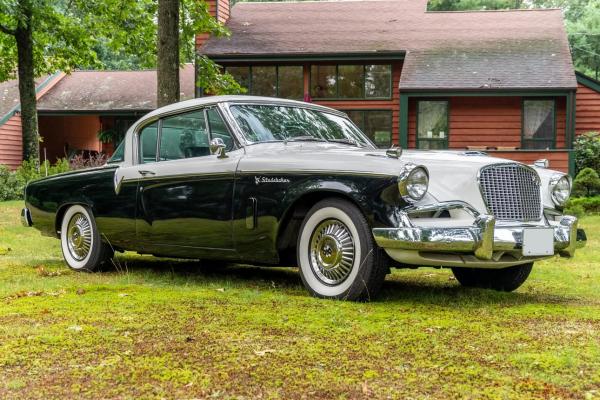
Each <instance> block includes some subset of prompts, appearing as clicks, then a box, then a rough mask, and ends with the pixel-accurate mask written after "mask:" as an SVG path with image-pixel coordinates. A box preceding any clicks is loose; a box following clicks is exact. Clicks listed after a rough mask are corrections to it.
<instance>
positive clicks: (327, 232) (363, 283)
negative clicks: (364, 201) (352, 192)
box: [297, 199, 388, 300]
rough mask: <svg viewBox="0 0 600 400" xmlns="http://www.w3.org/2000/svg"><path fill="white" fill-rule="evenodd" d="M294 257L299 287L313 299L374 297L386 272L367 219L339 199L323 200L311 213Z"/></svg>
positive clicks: (306, 219)
mask: <svg viewBox="0 0 600 400" xmlns="http://www.w3.org/2000/svg"><path fill="white" fill-rule="evenodd" d="M297 252H298V253H297V256H298V264H299V266H300V276H301V277H302V282H303V283H304V286H305V287H306V288H307V289H308V291H309V292H310V293H311V294H312V295H314V296H317V297H322V298H331V299H344V300H363V299H369V298H372V297H374V296H375V295H376V294H377V293H378V292H379V290H380V289H381V286H382V284H383V281H384V280H385V275H386V274H387V271H388V268H387V265H386V263H385V259H384V256H383V254H382V253H381V252H380V250H379V249H378V248H377V246H376V245H375V243H374V241H373V235H372V233H371V230H370V228H369V225H368V223H367V221H366V219H365V217H364V216H363V214H362V213H361V212H360V210H359V209H358V208H357V207H356V206H355V205H354V204H352V203H350V202H348V201H346V200H342V199H325V200H322V201H320V202H319V203H317V204H315V206H313V207H312V208H311V209H310V211H309V212H308V214H307V215H306V217H305V218H304V221H303V222H302V226H301V227H300V236H299V237H298V245H297Z"/></svg>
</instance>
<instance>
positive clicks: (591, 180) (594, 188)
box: [573, 168, 600, 197]
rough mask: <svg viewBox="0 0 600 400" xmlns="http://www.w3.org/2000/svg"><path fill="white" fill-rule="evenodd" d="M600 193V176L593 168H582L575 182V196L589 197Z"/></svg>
mask: <svg viewBox="0 0 600 400" xmlns="http://www.w3.org/2000/svg"><path fill="white" fill-rule="evenodd" d="M597 194H600V177H598V173H597V172H596V171H594V170H593V169H592V168H584V169H582V170H581V171H580V172H579V174H577V177H576V178H575V181H574V182H573V196H576V197H589V196H595V195H597Z"/></svg>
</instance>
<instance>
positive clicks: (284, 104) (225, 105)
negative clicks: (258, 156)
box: [220, 100, 379, 150]
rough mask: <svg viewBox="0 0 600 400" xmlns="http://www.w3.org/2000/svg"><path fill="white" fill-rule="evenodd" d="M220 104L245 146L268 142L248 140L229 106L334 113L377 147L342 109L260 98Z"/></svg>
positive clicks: (366, 140)
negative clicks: (259, 106)
mask: <svg viewBox="0 0 600 400" xmlns="http://www.w3.org/2000/svg"><path fill="white" fill-rule="evenodd" d="M220 105H221V106H222V108H223V110H226V112H227V117H228V118H229V119H230V120H229V122H230V123H231V124H232V125H233V126H234V127H235V130H236V132H237V134H238V136H239V137H241V138H243V143H244V145H245V146H251V145H255V144H261V143H268V142H253V141H251V140H248V138H247V137H246V136H245V135H244V133H243V131H242V129H241V128H240V126H239V125H238V123H237V121H236V120H235V117H234V116H233V113H232V112H231V110H230V107H231V106H238V105H241V106H243V105H264V106H275V107H290V108H304V109H307V110H312V111H317V112H321V113H325V114H331V115H335V116H337V117H341V118H344V119H346V120H347V121H348V122H350V123H351V124H352V125H353V126H354V127H355V128H356V130H357V131H358V132H360V135H361V138H362V139H363V140H364V141H365V143H366V144H367V145H369V146H371V149H372V150H377V149H379V148H378V147H377V146H375V144H374V143H373V142H372V141H371V139H370V138H369V137H368V136H367V135H366V134H365V133H364V132H363V131H362V130H360V128H359V127H358V126H356V124H355V123H354V122H352V120H351V119H350V117H348V114H346V113H345V112H342V111H338V110H335V109H330V108H327V107H322V106H319V105H314V106H313V105H309V104H307V105H305V104H290V103H287V102H281V103H280V102H265V101H261V100H257V101H251V100H243V101H228V102H224V103H220ZM277 142H281V143H283V142H284V141H283V140H278V141H277Z"/></svg>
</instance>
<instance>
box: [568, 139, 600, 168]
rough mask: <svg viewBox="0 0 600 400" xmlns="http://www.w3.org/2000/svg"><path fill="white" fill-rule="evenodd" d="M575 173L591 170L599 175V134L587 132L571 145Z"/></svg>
mask: <svg viewBox="0 0 600 400" xmlns="http://www.w3.org/2000/svg"><path fill="white" fill-rule="evenodd" d="M573 149H574V157H575V167H576V170H577V171H581V170H582V169H584V168H592V169H593V170H595V171H596V172H598V173H600V133H598V132H588V133H584V134H583V135H579V136H578V137H577V138H576V139H575V143H574V144H573Z"/></svg>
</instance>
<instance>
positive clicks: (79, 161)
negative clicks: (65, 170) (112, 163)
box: [68, 153, 108, 169]
mask: <svg viewBox="0 0 600 400" xmlns="http://www.w3.org/2000/svg"><path fill="white" fill-rule="evenodd" d="M106 161H108V157H107V156H106V155H105V154H102V153H98V154H93V155H90V156H89V157H84V156H83V155H82V154H77V155H75V156H74V157H73V158H71V162H70V163H69V164H68V165H69V167H70V169H84V168H94V167H101V166H103V165H104V164H106Z"/></svg>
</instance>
